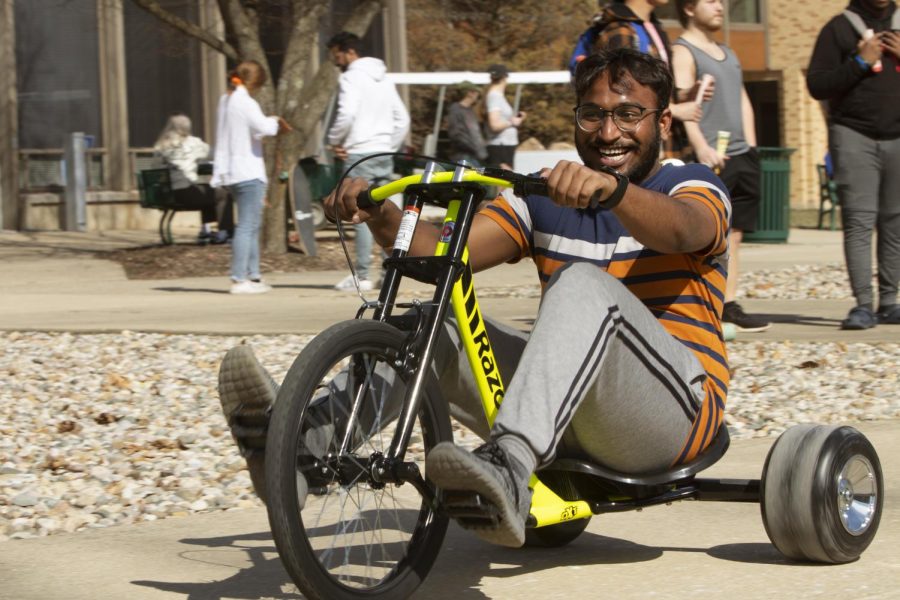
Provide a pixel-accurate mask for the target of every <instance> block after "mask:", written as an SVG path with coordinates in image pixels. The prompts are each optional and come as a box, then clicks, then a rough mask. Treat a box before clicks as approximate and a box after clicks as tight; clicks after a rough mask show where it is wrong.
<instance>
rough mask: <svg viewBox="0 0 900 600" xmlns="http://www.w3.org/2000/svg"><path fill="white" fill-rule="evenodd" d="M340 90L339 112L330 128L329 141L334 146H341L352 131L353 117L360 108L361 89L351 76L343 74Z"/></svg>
mask: <svg viewBox="0 0 900 600" xmlns="http://www.w3.org/2000/svg"><path fill="white" fill-rule="evenodd" d="M339 85H340V91H339V92H338V105H337V114H336V115H335V117H334V123H332V125H331V129H329V130H328V143H329V144H331V145H332V146H339V145H341V144H342V143H343V141H344V139H346V137H347V135H348V134H349V133H350V128H351V127H352V126H353V119H354V118H355V116H356V113H357V110H358V108H359V104H360V101H361V100H362V99H361V98H360V94H359V90H358V89H356V86H354V85H353V82H352V81H351V80H350V78H348V77H346V76H344V75H341V80H340V84H339Z"/></svg>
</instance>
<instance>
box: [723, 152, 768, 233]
mask: <svg viewBox="0 0 900 600" xmlns="http://www.w3.org/2000/svg"><path fill="white" fill-rule="evenodd" d="M759 177H760V174H759V154H758V153H757V152H756V148H750V150H749V151H747V152H744V153H743V154H738V155H737V156H732V157H731V158H729V159H728V160H726V161H725V168H724V169H722V172H721V173H719V178H721V179H722V183H724V184H725V187H726V188H728V193H729V195H730V196H731V228H732V229H739V230H741V231H748V232H749V231H755V230H756V223H757V221H758V220H759Z"/></svg>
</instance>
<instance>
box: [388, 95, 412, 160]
mask: <svg viewBox="0 0 900 600" xmlns="http://www.w3.org/2000/svg"><path fill="white" fill-rule="evenodd" d="M393 96H394V99H393V109H392V114H391V116H392V118H393V123H394V126H393V129H392V133H391V148H393V149H394V150H398V149H399V148H400V147H401V146H402V145H403V142H404V140H406V134H407V133H409V122H410V119H409V111H407V110H406V105H405V104H403V100H401V99H400V94H398V93H397V88H394V90H393Z"/></svg>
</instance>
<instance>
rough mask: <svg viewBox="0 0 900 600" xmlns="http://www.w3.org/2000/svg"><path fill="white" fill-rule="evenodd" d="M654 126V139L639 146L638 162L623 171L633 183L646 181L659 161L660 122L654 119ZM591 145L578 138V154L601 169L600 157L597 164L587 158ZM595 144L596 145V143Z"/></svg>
mask: <svg viewBox="0 0 900 600" xmlns="http://www.w3.org/2000/svg"><path fill="white" fill-rule="evenodd" d="M653 126H654V127H655V128H656V131H655V132H654V136H653V140H652V141H650V142H649V143H647V144H646V145H645V146H638V149H639V154H638V156H637V163H635V165H634V167H632V168H630V169H628V170H626V171H622V175H624V176H625V177H627V178H628V181H630V182H631V183H634V184H639V183H641V182H642V181H644V179H646V178H647V176H648V175H649V174H650V173H651V172H652V171H653V169H654V167H656V164H657V163H658V162H659V151H660V148H662V137H660V135H659V123H657V122H655V121H654V123H653ZM591 146H592V145H591V144H590V142H588V143H587V144H581V143H579V142H578V141H577V140H576V141H575V148H576V149H577V150H578V156H580V157H581V162H583V163H584V164H585V165H586V166H588V167H590V168H592V169H594V170H595V171H596V170H599V169H598V168H597V165H599V164H602V163H601V162H599V158H597V161H598V162H597V163H596V164H591V162H590V161H588V160H587V159H586V158H585V155H586V154H587V152H586V150H587V149H588V148H590V147H591ZM593 146H594V147H596V145H593Z"/></svg>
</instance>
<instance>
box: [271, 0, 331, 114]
mask: <svg viewBox="0 0 900 600" xmlns="http://www.w3.org/2000/svg"><path fill="white" fill-rule="evenodd" d="M301 4H303V6H302V7H301V6H300V5H301ZM310 4H311V5H312V6H310ZM328 4H329V2H328V0H316V1H315V2H304V1H303V0H294V9H293V17H294V22H293V26H292V27H291V35H290V36H289V38H288V44H287V48H286V49H285V52H284V62H283V63H282V66H281V77H280V79H279V81H278V112H279V114H281V115H283V116H284V117H285V118H286V119H288V120H291V118H292V115H293V112H294V111H295V109H296V107H297V106H298V103H297V94H298V93H299V91H300V90H302V89H303V87H304V86H305V85H306V76H307V74H308V71H309V65H310V63H311V62H312V58H313V56H315V55H316V54H317V53H318V47H317V46H318V43H319V20H320V19H321V17H322V16H323V15H324V14H325V11H326V9H327V8H328ZM291 90H293V91H294V92H293V93H291Z"/></svg>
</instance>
